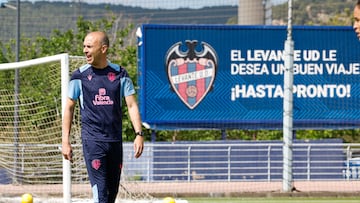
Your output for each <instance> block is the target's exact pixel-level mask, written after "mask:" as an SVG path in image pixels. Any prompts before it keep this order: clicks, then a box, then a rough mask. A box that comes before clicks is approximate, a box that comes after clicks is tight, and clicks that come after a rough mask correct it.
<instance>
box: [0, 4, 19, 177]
mask: <svg viewBox="0 0 360 203" xmlns="http://www.w3.org/2000/svg"><path fill="white" fill-rule="evenodd" d="M0 8H10V9H13V10H16V62H19V60H20V57H19V55H20V0H17V7H15V6H12V5H10V4H8V1H7V0H0ZM14 80H15V81H14V83H15V84H14V96H15V98H14V145H15V150H14V151H15V152H14V169H15V176H14V181H15V182H17V178H16V177H17V175H18V151H19V147H18V146H19V129H18V128H19V127H18V126H19V69H15V78H14Z"/></svg>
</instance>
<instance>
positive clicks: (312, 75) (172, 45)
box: [137, 25, 360, 129]
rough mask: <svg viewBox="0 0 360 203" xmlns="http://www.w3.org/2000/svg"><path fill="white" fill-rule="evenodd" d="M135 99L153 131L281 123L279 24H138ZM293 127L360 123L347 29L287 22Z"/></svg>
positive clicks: (359, 59) (357, 61)
mask: <svg viewBox="0 0 360 203" xmlns="http://www.w3.org/2000/svg"><path fill="white" fill-rule="evenodd" d="M137 35H138V46H139V47H138V52H139V53H138V54H139V67H138V68H139V70H138V71H139V72H138V74H139V81H138V84H139V87H140V89H139V103H140V111H141V115H142V119H143V122H144V123H146V124H147V125H149V127H150V128H152V129H280V128H282V123H283V95H284V87H283V78H284V69H285V68H284V56H285V55H284V51H283V50H284V42H285V40H286V38H287V30H286V27H283V26H229V25H228V26H225V25H142V26H141V27H140V28H139V29H138V32H137ZM292 36H293V40H294V44H295V46H294V86H293V96H294V109H293V118H294V129H351V128H358V125H359V124H360V79H359V74H360V42H359V41H358V40H357V38H356V35H355V34H354V31H353V30H352V28H351V27H344V26H336V27H332V26H331V27H323V26H309V27H304V26H301V27H296V26H295V27H293V32H292Z"/></svg>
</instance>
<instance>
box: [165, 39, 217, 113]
mask: <svg viewBox="0 0 360 203" xmlns="http://www.w3.org/2000/svg"><path fill="white" fill-rule="evenodd" d="M197 46H198V42H197V41H196V40H193V41H190V40H187V41H186V46H183V44H182V42H177V43H175V44H174V45H173V46H171V47H170V49H169V50H168V52H167V54H166V57H165V63H166V64H165V66H166V69H167V74H168V79H169V83H170V85H171V87H172V89H173V90H174V92H175V93H176V94H177V95H178V97H179V98H180V99H181V101H182V102H183V103H184V104H185V105H186V106H187V107H188V108H189V109H194V108H195V107H196V106H197V105H198V104H199V103H200V102H201V101H202V100H203V99H204V98H205V96H206V95H207V94H208V92H209V91H210V90H211V89H212V86H213V83H214V80H215V76H216V70H217V63H218V62H217V55H216V52H215V50H214V49H213V48H212V47H211V46H210V45H209V44H207V43H206V42H201V45H200V46H199V47H200V48H201V50H200V51H197V50H196V48H198V47H197ZM184 47H185V48H187V49H185V50H182V49H181V48H183V49H184Z"/></svg>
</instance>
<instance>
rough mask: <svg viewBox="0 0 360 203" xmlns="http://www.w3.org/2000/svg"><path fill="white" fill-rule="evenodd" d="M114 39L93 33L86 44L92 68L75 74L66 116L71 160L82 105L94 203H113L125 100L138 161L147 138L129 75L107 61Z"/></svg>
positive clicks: (65, 135)
mask: <svg viewBox="0 0 360 203" xmlns="http://www.w3.org/2000/svg"><path fill="white" fill-rule="evenodd" d="M108 49H109V38H108V36H107V35H106V33H105V32H100V31H97V32H91V33H89V34H87V35H86V37H85V39H84V47H83V52H84V54H85V56H86V61H87V64H86V65H83V66H82V67H80V68H79V69H77V70H76V71H74V72H73V73H72V76H71V79H70V82H69V90H68V99H67V103H66V107H65V111H64V116H63V124H62V127H63V135H62V154H63V156H64V158H65V159H67V160H70V161H72V146H71V143H70V131H71V123H72V119H73V115H74V109H75V106H76V103H77V101H79V105H80V113H81V125H82V129H81V140H82V145H83V153H84V159H85V163H86V168H87V171H88V175H89V179H90V183H91V187H92V193H93V199H94V202H95V203H114V202H115V200H116V195H117V193H118V188H119V184H120V175H121V168H122V161H123V160H122V157H123V154H122V153H123V150H122V110H121V105H122V103H121V101H122V99H123V98H125V102H126V105H127V108H128V112H129V115H130V119H131V122H132V125H133V127H134V131H135V132H134V133H135V140H134V156H135V158H138V157H140V156H141V154H142V152H143V148H144V138H143V133H142V126H141V117H140V113H139V108H138V105H137V102H136V98H135V95H134V94H135V88H134V85H133V82H132V81H131V79H130V77H129V75H128V73H127V71H126V70H125V69H124V68H123V67H121V66H119V65H116V64H112V63H110V62H109V61H108V59H107V51H108Z"/></svg>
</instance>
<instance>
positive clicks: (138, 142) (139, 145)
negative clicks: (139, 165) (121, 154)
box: [134, 135, 144, 158]
mask: <svg viewBox="0 0 360 203" xmlns="http://www.w3.org/2000/svg"><path fill="white" fill-rule="evenodd" d="M143 150H144V138H143V137H142V136H140V135H137V136H136V137H135V140H134V152H135V153H134V156H135V158H139V157H140V156H141V154H142V152H143Z"/></svg>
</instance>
